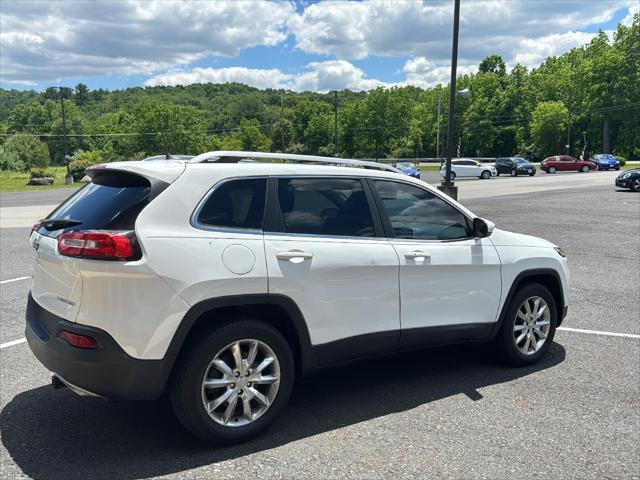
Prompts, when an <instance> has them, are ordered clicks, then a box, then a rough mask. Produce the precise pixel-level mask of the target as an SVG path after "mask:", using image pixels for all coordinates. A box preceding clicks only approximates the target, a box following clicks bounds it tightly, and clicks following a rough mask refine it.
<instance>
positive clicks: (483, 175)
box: [480, 170, 491, 180]
mask: <svg viewBox="0 0 640 480" xmlns="http://www.w3.org/2000/svg"><path fill="white" fill-rule="evenodd" d="M480 178H482V179H484V180H486V179H488V178H491V172H490V171H489V170H485V171H483V172H482V173H481V174H480Z"/></svg>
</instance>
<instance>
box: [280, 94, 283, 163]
mask: <svg viewBox="0 0 640 480" xmlns="http://www.w3.org/2000/svg"><path fill="white" fill-rule="evenodd" d="M280 138H281V140H282V152H283V153H284V93H281V94H280Z"/></svg>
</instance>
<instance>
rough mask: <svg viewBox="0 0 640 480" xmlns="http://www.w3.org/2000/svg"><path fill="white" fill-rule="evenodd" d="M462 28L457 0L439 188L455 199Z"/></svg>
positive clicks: (456, 0)
mask: <svg viewBox="0 0 640 480" xmlns="http://www.w3.org/2000/svg"><path fill="white" fill-rule="evenodd" d="M459 29H460V0H455V6H454V9H453V42H452V43H453V44H452V46H451V82H450V85H449V115H448V124H447V166H446V170H445V177H444V181H443V182H441V183H440V185H439V186H438V189H439V190H441V191H442V192H444V193H446V194H447V195H449V196H450V197H451V198H453V199H454V200H457V198H458V187H456V186H455V185H454V183H453V182H452V181H451V157H453V149H454V148H455V147H454V145H453V126H454V125H453V122H454V117H455V112H456V72H457V68H458V31H459Z"/></svg>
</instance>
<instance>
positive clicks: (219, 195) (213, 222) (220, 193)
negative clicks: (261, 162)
mask: <svg viewBox="0 0 640 480" xmlns="http://www.w3.org/2000/svg"><path fill="white" fill-rule="evenodd" d="M266 193H267V179H266V178H248V179H239V180H230V181H228V182H225V183H223V184H221V185H220V186H218V187H217V188H216V189H215V190H214V191H213V192H212V193H211V195H209V198H208V199H207V200H206V202H205V203H204V205H203V206H202V208H201V209H200V212H199V213H198V217H197V222H198V223H199V224H201V225H207V226H212V227H224V228H250V229H262V217H263V215H264V202H265V195H266Z"/></svg>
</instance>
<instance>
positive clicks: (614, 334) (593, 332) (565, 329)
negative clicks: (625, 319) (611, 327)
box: [558, 327, 640, 338]
mask: <svg viewBox="0 0 640 480" xmlns="http://www.w3.org/2000/svg"><path fill="white" fill-rule="evenodd" d="M558 330H562V331H563V332H575V333H586V334H587V335H604V336H607V337H624V338H640V335H636V334H634V333H617V332H603V331H600V330H583V329H582V328H569V327H558Z"/></svg>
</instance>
